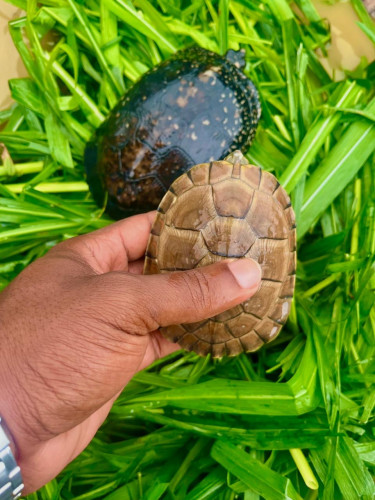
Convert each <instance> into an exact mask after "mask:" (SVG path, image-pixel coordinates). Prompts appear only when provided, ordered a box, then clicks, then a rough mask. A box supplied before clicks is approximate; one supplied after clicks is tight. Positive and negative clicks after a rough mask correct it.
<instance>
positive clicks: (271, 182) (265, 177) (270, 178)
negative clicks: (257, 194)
mask: <svg viewBox="0 0 375 500" xmlns="http://www.w3.org/2000/svg"><path fill="white" fill-rule="evenodd" d="M278 186H279V182H278V180H277V179H276V177H275V176H274V175H272V174H270V173H269V172H266V171H265V170H263V171H262V177H261V180H260V185H259V189H260V190H261V191H263V192H264V193H268V194H273V192H274V191H275V190H276V189H277V188H278Z"/></svg>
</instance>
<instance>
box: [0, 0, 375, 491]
mask: <svg viewBox="0 0 375 500" xmlns="http://www.w3.org/2000/svg"><path fill="white" fill-rule="evenodd" d="M10 1H11V3H13V4H14V5H16V6H18V7H20V8H22V9H24V10H25V11H26V15H25V16H24V17H21V18H20V19H16V20H14V21H12V22H11V23H10V26H9V28H10V33H11V35H12V38H13V42H14V44H15V46H16V48H17V50H18V51H19V53H20V55H21V57H22V60H23V62H24V64H25V67H26V69H27V71H28V73H29V76H28V77H27V78H19V79H12V80H11V81H10V82H9V85H10V89H11V93H12V97H13V99H14V101H15V102H14V104H13V105H12V106H11V107H10V108H9V109H8V110H3V111H0V124H1V127H0V155H1V159H0V289H2V288H4V287H5V286H6V285H7V284H8V283H9V282H10V281H11V280H12V279H13V278H14V277H15V276H16V275H17V274H18V273H19V272H20V271H21V270H22V269H23V268H24V267H25V266H27V265H28V264H29V263H30V262H32V261H33V260H35V259H36V258H38V257H39V256H41V255H43V254H44V253H45V252H46V251H48V249H49V248H51V246H53V245H55V244H56V243H58V242H59V241H61V240H64V239H66V238H70V237H72V236H75V235H77V234H80V233H83V232H87V231H91V230H94V229H96V228H99V227H102V226H104V225H106V224H109V223H110V222H111V220H110V219H109V218H108V217H106V216H104V215H103V207H96V206H95V204H94V203H93V201H92V198H91V196H90V194H89V192H88V187H87V184H86V182H85V178H84V169H83V152H84V147H85V143H86V141H87V140H89V138H90V137H91V135H92V133H93V131H94V129H95V128H96V127H97V126H99V125H100V124H101V123H102V122H103V120H105V117H106V116H107V114H108V112H109V110H110V109H112V108H113V106H114V105H115V104H116V102H117V100H118V99H119V97H120V96H121V95H122V94H123V93H124V92H125V89H128V88H130V87H131V86H132V84H133V83H134V82H135V81H136V80H137V79H138V78H139V77H140V76H141V75H142V74H143V73H144V72H145V71H147V70H148V69H149V68H151V67H153V66H154V65H155V64H157V63H158V62H160V61H162V60H164V59H166V58H168V57H169V56H170V55H171V54H172V53H173V52H175V51H176V50H178V49H179V48H182V47H186V46H190V45H193V44H199V45H201V46H203V47H205V48H207V49H210V50H214V51H217V52H219V53H225V51H226V50H227V49H234V50H238V49H239V48H244V49H245V52H246V56H245V57H246V67H245V73H246V75H247V76H249V77H250V78H251V79H252V80H253V81H254V83H255V84H256V86H257V88H258V90H259V94H260V99H261V102H262V119H261V121H260V124H259V128H258V132H257V136H256V138H255V140H254V142H253V144H252V146H251V147H250V149H249V151H248V152H247V153H246V154H247V157H248V158H249V159H250V160H251V161H252V162H253V163H255V164H257V165H259V166H261V167H262V168H264V169H266V170H269V171H272V172H274V173H275V174H276V175H277V176H278V178H279V179H280V182H281V183H282V184H283V185H284V187H285V188H286V189H287V190H288V192H289V193H290V194H291V197H292V200H293V205H294V208H295V211H296V216H297V232H298V256H299V258H298V267H297V287H296V292H295V299H294V301H293V305H292V310H291V314H290V316H289V320H288V324H287V325H286V326H285V327H284V330H283V332H282V334H281V335H280V336H279V337H278V338H277V339H276V341H274V342H273V343H271V344H270V345H266V346H264V348H263V349H262V350H260V351H259V352H257V353H253V354H248V355H244V354H242V355H240V356H238V357H236V358H225V359H222V360H212V359H210V357H207V358H199V357H198V356H197V355H195V354H193V353H186V352H178V353H173V354H171V355H170V356H167V357H166V358H164V359H162V360H159V361H157V362H156V363H154V365H153V366H151V367H149V368H147V369H146V370H144V371H143V372H141V373H139V374H137V375H136V376H135V377H134V378H133V380H132V381H131V382H130V383H129V384H128V386H127V387H126V388H125V390H124V392H123V393H122V394H121V395H120V397H119V398H118V400H117V401H116V403H115V404H114V407H113V409H112V411H111V413H110V415H109V417H108V419H107V421H106V422H105V423H104V425H103V426H102V427H101V429H100V430H99V431H98V433H97V436H96V438H95V439H94V440H93V442H92V443H91V444H90V445H89V447H88V448H87V449H86V450H85V451H84V452H83V453H82V454H81V455H80V456H79V457H77V459H76V460H75V461H74V462H73V463H72V464H70V465H69V466H68V467H67V468H66V469H65V470H64V471H63V472H62V473H61V474H60V476H59V477H58V478H57V479H55V480H53V481H51V482H50V483H49V484H48V485H46V486H45V487H44V488H42V489H41V490H39V491H38V492H36V493H34V494H32V495H30V496H29V498H30V499H32V500H38V499H40V500H47V499H54V500H57V499H63V500H71V499H73V498H75V499H80V500H89V499H96V498H106V499H109V500H118V499H121V500H126V499H129V500H134V499H141V498H142V499H146V500H156V499H162V500H171V499H175V500H177V499H188V500H203V499H215V500H228V499H233V498H242V499H244V500H256V499H257V500H259V499H260V498H265V499H266V500H268V499H275V498H277V499H279V498H280V499H284V498H291V499H299V498H304V499H310V500H311V499H316V498H319V499H324V500H331V499H335V500H336V499H337V500H341V499H344V500H354V499H356V498H363V499H370V498H375V486H374V481H373V477H374V472H375V432H374V422H375V417H374V407H375V391H374V383H375V375H374V373H375V296H374V293H373V291H374V288H375V267H374V260H375V198H374V193H375V180H374V172H375V165H374V161H375V159H374V158H375V157H374V150H375V125H374V116H375V107H374V106H375V100H374V98H375V89H374V85H373V81H374V63H371V62H369V61H366V60H362V61H361V63H360V65H359V66H358V68H356V69H355V70H354V71H352V72H347V77H346V78H345V79H344V80H343V81H339V82H338V81H335V80H333V79H332V78H331V77H330V76H329V75H328V73H327V72H326V70H325V69H324V67H323V66H322V64H321V62H320V59H319V56H318V53H321V54H325V53H326V48H325V47H326V44H327V43H328V42H329V41H330V32H329V29H328V27H327V23H326V22H325V21H324V20H323V19H321V18H320V16H319V14H318V12H317V10H316V8H315V7H314V4H313V3H312V1H311V0H296V2H294V3H293V2H289V1H287V0H265V1H255V0H235V1H228V0H194V1H193V2H182V1H180V0H134V1H131V0H101V1H98V0H90V1H89V2H82V1H77V0H41V1H40V2H38V3H36V2H25V1H23V0H10ZM351 3H352V5H353V7H354V8H355V10H356V12H357V14H358V17H359V19H360V22H359V23H360V26H361V28H362V30H363V31H364V33H365V34H367V36H368V38H369V40H370V43H371V41H372V42H374V33H375V32H374V24H373V22H372V20H371V18H370V17H369V15H368V13H367V11H366V10H365V8H364V7H363V4H362V2H361V0H351ZM3 145H5V147H6V149H5V148H3ZM317 486H318V489H317V490H316V489H315V488H316V487H317Z"/></svg>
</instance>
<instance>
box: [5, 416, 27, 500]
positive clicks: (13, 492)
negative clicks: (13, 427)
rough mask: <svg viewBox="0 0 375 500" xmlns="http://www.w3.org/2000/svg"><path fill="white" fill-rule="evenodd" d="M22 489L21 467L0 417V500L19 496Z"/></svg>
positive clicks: (11, 499) (10, 499)
mask: <svg viewBox="0 0 375 500" xmlns="http://www.w3.org/2000/svg"><path fill="white" fill-rule="evenodd" d="M22 490H23V482H22V476H21V469H20V468H19V467H18V465H17V462H16V461H15V459H14V456H13V453H12V450H11V449H10V441H9V439H8V437H7V435H6V434H5V431H4V429H3V427H2V425H1V418H0V500H13V499H14V498H19V497H20V496H21V493H22Z"/></svg>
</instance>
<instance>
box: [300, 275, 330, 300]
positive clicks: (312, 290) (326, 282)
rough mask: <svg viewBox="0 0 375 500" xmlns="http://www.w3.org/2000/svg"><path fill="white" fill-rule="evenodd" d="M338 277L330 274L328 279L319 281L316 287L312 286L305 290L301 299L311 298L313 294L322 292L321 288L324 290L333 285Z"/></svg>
mask: <svg viewBox="0 0 375 500" xmlns="http://www.w3.org/2000/svg"><path fill="white" fill-rule="evenodd" d="M338 276H339V273H338V274H332V275H331V276H329V277H328V278H326V279H324V280H322V281H320V282H319V283H317V284H316V285H314V286H312V287H311V288H309V289H308V290H306V292H304V294H303V297H304V298H306V297H311V295H314V294H315V293H317V292H320V291H321V290H323V288H326V287H327V286H329V285H331V284H332V283H334V282H335V281H336V280H337V278H338Z"/></svg>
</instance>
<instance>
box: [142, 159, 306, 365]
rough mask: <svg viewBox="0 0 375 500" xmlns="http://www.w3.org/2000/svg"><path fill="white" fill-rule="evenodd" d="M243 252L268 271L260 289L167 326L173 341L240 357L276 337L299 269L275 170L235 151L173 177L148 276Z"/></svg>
mask: <svg viewBox="0 0 375 500" xmlns="http://www.w3.org/2000/svg"><path fill="white" fill-rule="evenodd" d="M241 257H251V258H252V259H254V260H256V261H257V262H258V263H259V264H260V266H261V268H262V281H261V285H260V287H259V289H258V291H257V292H256V294H255V295H254V296H253V297H251V298H250V299H248V300H247V301H245V302H243V303H242V304H240V305H238V306H236V307H234V308H232V309H230V310H228V311H226V312H224V313H222V314H219V315H217V316H215V317H213V318H210V319H208V320H206V321H202V322H199V323H193V324H183V325H174V326H169V327H166V328H161V332H162V334H163V335H164V336H165V337H166V338H167V339H169V340H171V341H173V342H178V343H179V344H180V345H181V346H182V347H183V348H185V349H188V350H193V351H195V352H196V353H198V354H200V355H206V354H208V353H211V354H212V356H213V357H222V356H224V355H228V356H235V355H237V354H239V353H241V352H242V351H245V352H249V351H255V350H257V349H259V348H260V347H261V346H262V345H263V344H265V343H267V342H270V341H271V340H273V339H274V338H275V337H276V336H277V334H278V333H279V331H280V329H281V327H282V325H283V324H284V323H285V322H286V319H287V317H288V314H289V310H290V303H291V300H292V296H293V290H294V284H295V269H296V229H295V217H294V212H293V209H292V207H291V204H290V199H289V196H288V195H287V193H286V192H285V190H284V189H283V188H282V187H281V186H280V184H279V183H278V182H277V180H276V178H275V177H274V176H273V175H272V174H270V173H269V172H265V171H263V170H261V169H260V168H258V167H255V166H253V165H250V164H249V163H248V162H247V160H246V159H245V158H244V157H243V156H242V154H241V152H240V151H235V152H234V153H232V154H230V155H229V156H228V157H227V158H225V160H223V161H213V162H211V163H202V164H200V165H196V166H195V167H193V168H192V169H191V170H189V171H188V172H187V173H186V174H183V175H182V176H180V177H179V178H178V179H176V180H175V181H174V182H173V184H172V185H171V187H170V188H169V191H168V192H167V193H166V194H165V196H164V198H163V199H162V201H161V203H160V205H159V208H158V213H157V216H156V219H155V222H154V224H153V227H152V230H151V235H150V239H149V243H148V247H147V252H146V260H145V268H144V273H145V274H155V273H163V272H170V271H175V270H185V269H192V268H195V267H200V266H206V265H208V264H211V263H213V262H217V261H219V260H223V259H227V258H241Z"/></svg>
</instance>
